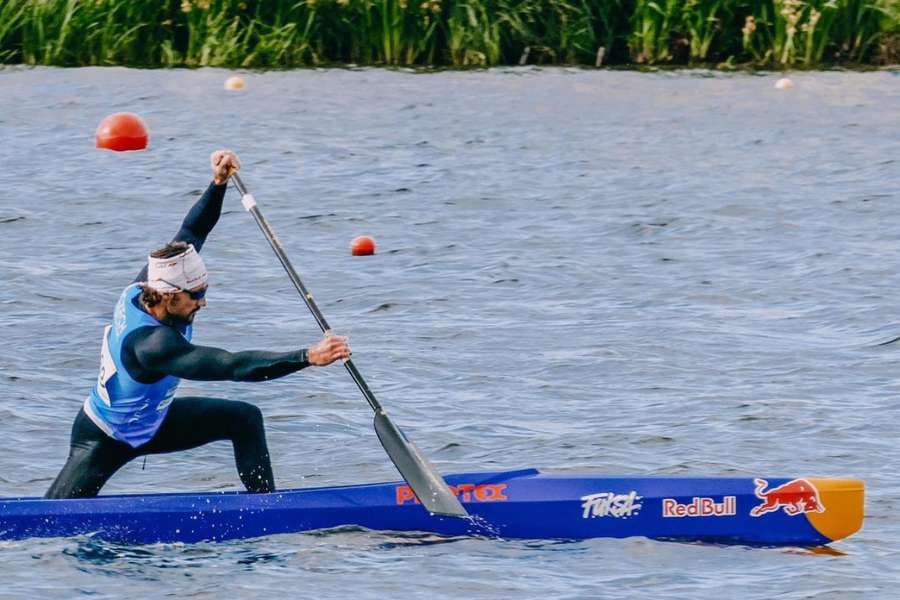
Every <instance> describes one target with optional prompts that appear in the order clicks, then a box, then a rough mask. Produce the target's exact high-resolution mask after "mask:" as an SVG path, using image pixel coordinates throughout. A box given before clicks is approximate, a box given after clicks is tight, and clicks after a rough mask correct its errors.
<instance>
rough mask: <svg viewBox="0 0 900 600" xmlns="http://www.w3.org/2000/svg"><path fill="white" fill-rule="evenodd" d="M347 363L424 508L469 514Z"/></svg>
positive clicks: (260, 221)
mask: <svg viewBox="0 0 900 600" xmlns="http://www.w3.org/2000/svg"><path fill="white" fill-rule="evenodd" d="M231 178H232V179H233V180H234V184H235V186H237V189H238V191H239V192H240V193H241V203H242V204H243V205H244V208H245V209H247V212H249V213H250V214H252V215H253V218H254V219H256V224H257V225H259V228H260V229H261V230H262V232H263V235H265V236H266V239H267V240H268V241H269V245H270V246H271V247H272V250H274V251H275V255H276V256H278V260H279V261H281V266H282V267H284V270H285V271H286V272H287V274H288V276H289V277H290V278H291V281H292V282H293V284H294V287H296V288H297V291H298V292H300V296H301V297H302V298H303V301H304V302H305V303H306V306H307V308H309V311H310V312H311V313H312V315H313V317H315V319H316V322H317V323H318V324H319V327H321V328H322V331H324V332H325V335H330V334H331V327H330V326H329V325H328V321H326V320H325V317H324V316H323V315H322V311H320V310H319V307H318V306H316V302H315V300H313V297H312V294H310V293H309V290H307V289H306V286H305V285H303V282H302V281H300V276H299V275H297V271H296V270H295V269H294V267H293V265H291V261H290V260H289V259H288V257H287V254H285V252H284V248H283V247H282V245H281V241H280V240H279V239H278V236H276V235H275V232H274V231H272V228H271V227H270V226H269V223H268V221H266V219H265V218H264V217H263V216H262V213H261V212H260V210H259V207H258V206H257V205H256V200H255V199H254V198H253V195H252V194H250V193H249V192H248V191H247V187H246V186H245V185H244V182H243V181H241V178H240V177H238V176H237V175H236V174H235V175H232V176H231ZM344 367H345V368H346V369H347V372H348V373H350V376H351V377H353V381H355V382H356V385H357V387H359V389H360V391H361V392H362V393H363V396H365V397H366V401H368V403H369V405H370V406H371V407H372V410H374V411H375V418H374V420H373V424H374V426H375V433H377V434H378V439H379V440H381V445H382V446H383V447H384V449H385V451H386V452H387V453H388V456H389V457H390V458H391V461H393V463H394V466H396V467H397V470H398V471H400V474H401V475H402V476H403V478H404V479H405V480H406V482H407V483H408V484H409V486H410V487H411V488H412V489H413V491H414V492H415V493H416V497H418V498H419V501H420V502H421V503H422V504H423V505H424V506H425V508H427V509H428V510H429V511H430V512H432V513H434V514H439V515H447V516H451V517H466V516H468V513H467V512H466V509H465V508H464V507H463V505H462V504H461V503H460V502H459V499H458V498H457V497H456V494H455V493H454V492H453V490H451V489H450V488H449V487H448V486H447V482H445V481H444V480H443V478H442V477H441V476H440V474H439V473H438V472H437V470H435V468H434V466H432V465H431V463H429V462H428V459H426V458H425V456H423V455H422V453H421V452H420V451H419V449H418V448H417V447H416V445H415V444H414V443H412V441H411V440H409V439H408V438H407V437H406V435H404V433H403V432H402V431H401V430H400V428H399V427H397V426H396V425H395V424H394V422H393V421H391V419H390V418H389V417H388V415H387V413H386V412H385V411H384V409H383V408H382V407H381V404H380V403H379V402H378V400H376V399H375V394H373V393H372V390H370V389H369V386H368V385H366V382H365V381H364V380H363V378H362V375H360V373H359V371H357V370H356V366H354V364H353V362H352V361H351V360H350V359H349V358H347V359H345V360H344Z"/></svg>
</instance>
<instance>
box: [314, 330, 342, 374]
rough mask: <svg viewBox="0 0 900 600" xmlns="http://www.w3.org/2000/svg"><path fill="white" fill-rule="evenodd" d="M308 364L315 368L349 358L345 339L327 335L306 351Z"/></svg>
mask: <svg viewBox="0 0 900 600" xmlns="http://www.w3.org/2000/svg"><path fill="white" fill-rule="evenodd" d="M306 358H307V360H309V364H311V365H315V366H317V367H324V366H325V365H330V364H331V363H333V362H334V361H336V360H343V359H346V358H350V346H349V345H348V344H347V338H345V337H342V336H339V335H327V336H325V339H323V340H322V341H321V342H319V343H318V344H316V345H315V346H312V347H311V348H310V349H309V350H307V351H306Z"/></svg>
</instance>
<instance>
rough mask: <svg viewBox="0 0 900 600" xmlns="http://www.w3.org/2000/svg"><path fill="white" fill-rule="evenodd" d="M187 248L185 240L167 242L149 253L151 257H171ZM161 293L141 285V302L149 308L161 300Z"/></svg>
mask: <svg viewBox="0 0 900 600" xmlns="http://www.w3.org/2000/svg"><path fill="white" fill-rule="evenodd" d="M187 249H188V244H187V242H169V243H168V244H166V245H165V246H163V247H162V248H160V249H159V250H154V251H153V252H151V253H150V257H151V258H172V257H173V256H178V255H179V254H181V253H183V252H184V251H185V250H187ZM162 298H163V293H162V292H159V291H157V290H154V289H153V288H151V287H150V286H149V285H144V286H142V287H141V302H142V303H143V304H144V306H146V307H148V308H150V307H152V306H156V305H157V304H159V303H160V302H162Z"/></svg>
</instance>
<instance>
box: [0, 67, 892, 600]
mask: <svg viewBox="0 0 900 600" xmlns="http://www.w3.org/2000/svg"><path fill="white" fill-rule="evenodd" d="M229 74H230V73H228V72H225V71H221V70H200V71H186V70H171V71H146V70H126V69H118V68H102V69H101V68H91V69H71V70H59V69H43V68H41V69H20V68H7V69H5V70H0V331H2V344H0V382H2V387H0V495H2V496H22V495H39V494H42V493H43V492H44V490H45V489H46V488H47V486H48V485H49V484H50V481H51V480H52V478H53V477H54V476H55V475H56V472H57V471H58V469H59V468H60V466H61V465H62V463H63V461H64V459H65V456H66V452H67V442H68V434H69V428H70V425H71V421H72V418H73V417H74V415H75V413H76V412H77V410H78V408H79V406H80V404H81V402H82V401H83V398H84V397H85V395H86V394H87V391H88V389H89V387H90V386H91V384H92V382H93V380H94V378H95V377H96V369H97V354H98V351H99V342H100V334H101V332H102V329H103V326H104V325H105V324H106V322H107V321H108V319H109V318H110V314H111V311H112V307H113V304H114V302H115V300H116V298H117V296H118V294H119V292H120V291H121V289H122V287H124V286H125V285H126V284H127V283H129V282H130V281H131V279H132V278H133V277H134V275H135V274H136V273H137V272H138V270H139V269H140V267H141V264H142V260H143V259H144V257H145V256H146V254H147V252H148V251H149V250H151V249H153V248H156V247H158V246H160V245H162V244H163V243H164V242H166V241H168V239H169V238H170V237H171V236H172V234H174V232H175V231H176V230H177V228H178V224H179V223H180V220H181V218H182V217H183V215H184V213H185V212H186V211H187V210H188V208H189V207H190V206H191V204H192V202H194V201H195V199H196V198H197V196H198V195H199V194H200V193H201V191H202V190H203V189H204V188H205V187H206V185H207V183H208V181H209V168H208V164H207V163H208V155H209V153H210V152H211V151H212V150H214V149H216V148H219V147H228V148H232V149H234V150H235V151H236V152H238V153H239V154H240V156H241V158H242V161H243V164H244V169H243V172H242V174H243V177H244V180H245V182H246V183H247V185H248V186H250V188H251V189H252V190H253V192H254V193H255V195H256V197H257V199H258V200H259V201H260V203H261V206H262V207H263V209H264V212H265V214H266V216H267V217H268V218H269V220H270V221H271V222H272V224H273V226H274V228H275V229H276V231H277V232H278V233H279V236H280V237H281V239H282V241H283V243H284V245H285V246H286V248H287V250H288V253H289V254H290V255H291V257H292V258H293V261H294V263H295V265H296V266H297V268H298V269H299V271H300V272H301V274H302V275H303V277H304V281H305V282H306V283H307V285H308V287H309V288H310V289H311V290H312V291H313V293H314V294H315V295H316V298H317V301H318V302H319V303H320V306H321V308H322V311H323V312H324V314H325V315H326V316H327V317H328V319H329V321H330V322H331V324H332V325H333V326H334V327H335V329H336V330H337V331H338V332H340V333H343V334H346V335H349V336H350V339H351V343H352V344H353V349H354V358H355V362H356V364H357V366H358V367H359V369H360V370H361V371H362V372H363V374H364V375H365V376H366V378H367V380H368V381H369V383H370V385H371V386H372V388H373V389H374V391H375V393H376V394H377V395H378V396H379V398H380V399H381V400H382V402H383V403H384V404H385V405H386V406H387V407H388V408H389V409H390V410H391V412H392V415H393V416H394V418H395V420H396V421H397V422H398V423H400V424H401V425H402V426H403V427H404V429H405V430H406V432H407V433H408V434H409V435H410V437H411V438H412V439H414V440H415V441H416V442H417V443H418V445H419V446H420V447H421V448H422V449H423V451H424V452H425V453H426V454H427V455H428V456H429V457H430V458H431V459H432V461H433V462H434V463H435V464H436V465H437V466H438V467H439V469H440V470H441V471H443V472H460V471H475V470H499V469H514V468H523V467H539V468H542V469H547V470H561V471H572V472H575V471H594V472H600V473H607V474H635V475H646V474H690V475H741V476H759V475H769V476H782V475H784V476H843V477H859V478H862V479H864V480H865V481H866V484H867V506H866V510H867V516H866V520H865V525H864V528H863V530H862V531H861V532H860V533H858V534H857V535H856V536H854V537H853V538H851V539H849V540H846V541H843V542H840V543H837V544H835V545H834V548H835V549H836V550H838V551H840V552H841V553H842V555H837V556H834V555H819V554H813V553H810V552H808V551H800V550H789V549H788V550H785V549H752V548H745V547H718V546H710V545H689V544H676V543H663V542H651V541H648V540H644V539H627V540H593V541H585V542H565V543H563V542H547V541H532V542H529V541H503V540H483V539H455V540H444V539H440V538H435V537H433V536H420V535H388V534H383V533H365V532H358V531H343V532H332V533H328V534H306V535H287V536H276V537H271V538H264V539H255V540H245V541H237V542H231V543H222V544H197V545H188V546H184V545H156V546H122V545H114V544H105V543H101V542H97V541H94V540H91V539H88V538H84V539H51V540H26V541H20V542H4V543H2V552H0V573H3V574H4V578H3V580H4V581H3V583H4V585H3V586H2V588H0V597H2V598H20V597H21V598H48V599H50V598H53V599H56V598H62V597H74V596H77V595H82V594H83V595H86V596H91V597H94V598H123V597H139V598H167V597H179V598H217V599H219V598H227V597H235V598H272V597H285V596H286V595H289V596H292V597H293V596H309V597H318V598H345V597H355V598H362V599H368V598H371V599H380V598H386V597H410V598H417V597H431V598H469V597H471V598H538V597H541V598H629V599H635V598H637V599H640V598H647V599H651V598H652V599H657V598H685V599H687V598H701V597H704V598H705V597H710V596H711V595H712V594H718V595H719V596H720V597H723V598H759V599H765V598H771V597H774V596H778V597H783V598H817V599H819V598H840V599H845V598H867V599H868V598H892V597H896V589H897V587H898V585H900V566H898V565H900V515H898V513H897V511H900V480H898V471H900V458H898V444H900V441H898V440H900V400H898V394H900V369H898V365H900V342H892V340H895V339H896V338H898V336H900V301H898V290H900V204H898V201H900V75H898V72H896V71H894V72H890V71H882V72H870V73H845V72H822V73H802V74H796V75H794V76H792V77H793V79H794V81H795V83H796V87H795V88H794V89H792V90H788V91H778V90H775V89H774V88H773V83H774V81H775V80H776V79H777V78H778V75H776V74H765V75H747V74H713V73H708V72H697V71H693V72H661V73H635V72H617V71H587V70H584V71H582V70H569V69H536V68H521V69H498V70H489V71H477V72H440V73H408V72H398V71H384V70H304V71H291V72H270V73H246V74H244V76H245V79H246V81H247V88H246V90H245V91H243V92H241V93H228V92H225V91H224V90H223V89H222V83H223V81H224V80H225V78H226V77H227V76H228V75H229ZM120 110H128V111H133V112H137V113H139V114H140V115H141V116H142V117H143V118H144V119H145V120H146V121H147V123H148V125H149V127H150V129H151V147H150V150H149V151H148V152H142V153H130V154H115V153H110V152H105V151H99V150H95V149H94V148H93V132H94V128H95V127H96V125H97V123H99V121H100V120H101V119H102V118H103V117H104V116H105V115H107V114H109V113H112V112H116V111H120ZM360 234H369V235H372V236H374V237H375V239H376V240H377V242H378V247H379V251H378V253H377V254H376V255H375V256H374V257H365V258H361V257H352V256H350V254H349V252H348V244H349V242H350V240H351V239H352V238H353V237H355V236H357V235H360ZM204 254H205V256H206V260H207V264H208V265H209V267H210V269H211V282H212V284H213V285H212V288H211V290H210V293H209V296H208V298H209V307H208V310H206V311H205V312H203V313H202V314H201V315H200V317H198V320H197V327H196V332H195V340H196V341H197V342H198V343H202V344H209V345H216V346H221V347H225V348H229V349H234V350H239V349H291V348H294V347H297V346H300V345H308V344H309V343H310V342H312V341H314V340H316V339H317V338H318V335H319V334H318V330H317V328H316V325H315V322H314V321H313V320H312V318H311V317H310V316H309V314H308V313H307V311H306V308H305V307H304V306H303V305H302V303H301V302H300V300H299V299H298V298H297V295H296V292H295V291H294V290H293V288H292V287H291V286H290V283H289V282H288V280H287V278H286V277H285V275H284V273H283V272H282V270H281V268H280V266H279V265H278V264H277V262H276V260H275V258H274V256H273V255H272V254H271V251H270V249H269V248H268V246H267V245H266V243H265V241H264V239H263V238H262V236H261V235H260V233H259V231H258V230H257V227H256V225H255V224H254V223H253V222H252V219H251V218H250V217H249V216H247V215H246V214H245V213H244V211H243V210H242V209H241V208H240V203H239V201H238V197H237V194H236V193H235V192H234V191H233V190H232V191H229V196H228V199H227V206H226V211H225V214H224V215H223V216H222V219H221V221H220V223H219V225H218V227H217V229H216V230H215V231H214V233H213V234H212V236H211V237H210V239H209V242H208V244H207V246H206V247H205V248H204ZM180 392H181V393H182V394H190V393H203V394H209V395H219V396H223V397H228V398H235V399H245V400H248V401H251V402H254V403H256V404H258V405H259V406H260V407H261V408H262V410H263V412H264V414H265V416H266V420H267V424H268V432H269V433H268V436H269V447H270V450H271V451H272V453H273V455H274V467H275V473H276V479H277V482H278V484H279V486H280V487H283V488H286V487H301V486H315V485H331V484H344V483H362V482H374V481H384V480H393V479H395V478H396V473H395V471H394V470H393V467H392V465H391V464H390V462H389V460H388V459H387V457H386V455H385V454H384V452H383V450H382V449H381V446H380V445H379V443H378V441H377V438H376V437H375V435H374V432H373V431H372V428H371V411H370V410H369V408H368V406H367V405H366V403H365V402H364V400H363V399H362V398H361V396H360V395H359V392H358V391H357V390H356V388H355V386H354V384H353V382H352V381H351V380H350V379H349V378H348V377H347V376H346V374H345V373H344V371H343V369H341V368H340V367H337V366H335V367H332V368H329V369H321V370H317V371H315V372H313V371H312V370H309V371H305V372H302V373H300V374H297V375H294V376H291V377H288V378H285V379H281V380H279V381H275V382H269V383H266V384H237V383H215V384H213V383H197V382H184V383H183V384H182V387H181V388H180ZM238 486H239V482H238V479H237V476H236V473H235V470H234V466H233V462H232V459H231V448H230V446H229V445H228V444H225V443H220V444H216V445H213V446H209V447H206V448H202V449H198V450H195V451H191V452H188V453H184V454H178V455H172V456H154V457H151V458H150V459H149V461H148V462H147V465H146V469H145V470H142V468H141V464H140V462H136V463H134V464H131V465H128V466H127V467H126V468H124V469H123V470H122V471H121V472H120V473H119V474H118V475H117V476H116V477H115V478H114V479H113V480H112V481H111V482H110V484H109V485H108V486H107V488H105V490H104V491H105V492H110V493H112V492H120V493H121V492H152V491H201V490H219V489H237V487H238Z"/></svg>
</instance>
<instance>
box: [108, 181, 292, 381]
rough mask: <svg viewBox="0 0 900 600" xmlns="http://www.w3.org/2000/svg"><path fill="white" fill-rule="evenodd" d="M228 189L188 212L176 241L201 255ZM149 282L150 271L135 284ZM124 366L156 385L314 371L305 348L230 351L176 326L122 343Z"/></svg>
mask: <svg viewBox="0 0 900 600" xmlns="http://www.w3.org/2000/svg"><path fill="white" fill-rule="evenodd" d="M225 188H226V184H222V185H216V184H215V183H211V184H210V185H209V187H208V188H207V189H206V192H204V194H203V196H202V197H201V198H200V199H199V200H198V201H197V203H196V204H194V206H193V207H192V208H191V210H190V211H189V212H188V214H187V216H186V217H185V218H184V222H183V223H182V224H181V229H179V230H178V233H177V234H176V235H175V237H174V238H173V240H172V241H173V242H186V243H188V244H193V245H194V248H195V249H196V250H197V252H200V249H201V248H202V247H203V243H204V242H205V241H206V238H207V236H208V235H209V233H210V231H212V229H213V227H215V225H216V223H217V222H218V221H219V215H221V213H222V201H223V199H224V198H225ZM146 280H147V267H146V266H144V268H143V269H142V270H141V272H140V273H139V274H138V276H137V277H136V278H135V280H134V282H141V281H146ZM121 356H122V363H123V365H124V366H125V368H126V369H127V370H128V374H129V375H131V377H132V378H133V379H135V380H137V381H139V382H141V383H148V384H150V383H155V382H157V381H159V380H160V379H162V378H163V377H165V376H167V375H172V376H175V377H180V378H182V379H193V380H199V381H222V380H231V381H263V380H266V379H275V378H277V377H282V376H284V375H288V374H289V373H293V372H295V371H299V370H300V369H303V368H305V367H307V366H309V361H308V360H307V354H306V350H305V349H301V350H295V351H292V352H264V351H260V350H248V351H244V352H228V351H227V350H222V349H221V348H213V347H211V346H198V345H195V344H192V343H191V342H189V341H187V340H186V339H185V338H184V336H182V335H181V333H180V332H179V331H177V330H176V329H175V328H174V327H150V326H147V327H140V328H138V329H136V330H135V331H133V332H132V333H130V334H128V336H127V337H126V338H125V340H124V341H123V343H122V354H121Z"/></svg>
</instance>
